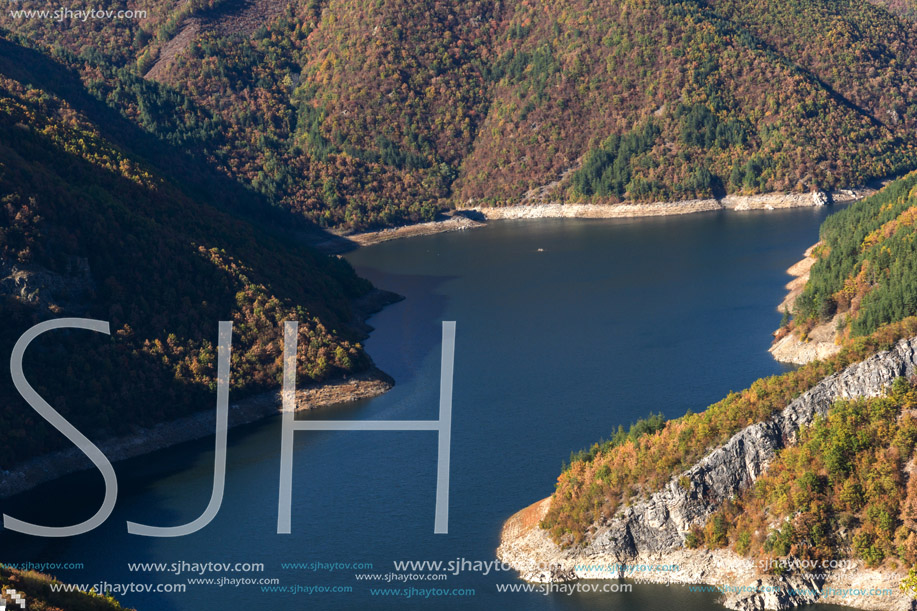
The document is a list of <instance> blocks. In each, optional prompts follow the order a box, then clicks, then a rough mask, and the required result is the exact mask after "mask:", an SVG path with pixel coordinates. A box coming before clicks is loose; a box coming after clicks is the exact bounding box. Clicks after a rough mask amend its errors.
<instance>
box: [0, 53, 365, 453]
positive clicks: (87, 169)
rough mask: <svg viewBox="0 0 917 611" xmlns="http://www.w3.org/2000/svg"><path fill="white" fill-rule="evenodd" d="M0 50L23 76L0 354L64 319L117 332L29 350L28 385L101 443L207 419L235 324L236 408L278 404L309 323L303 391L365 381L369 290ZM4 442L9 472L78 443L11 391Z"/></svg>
mask: <svg viewBox="0 0 917 611" xmlns="http://www.w3.org/2000/svg"><path fill="white" fill-rule="evenodd" d="M3 45H4V46H3V48H2V55H3V57H5V58H7V59H9V58H10V57H15V58H16V59H17V61H15V62H10V61H4V62H0V271H2V273H0V316H2V318H3V320H4V324H3V328H2V331H0V345H2V346H3V348H4V350H5V351H6V353H7V354H9V353H10V351H11V350H12V347H13V344H14V343H15V342H16V340H17V339H18V338H19V336H20V335H21V334H22V333H23V332H24V331H25V330H26V329H28V328H29V327H31V326H32V325H33V324H35V323H36V322H38V321H40V320H44V319H47V318H50V317H61V316H68V315H69V316H83V317H89V318H95V319H101V320H105V321H109V322H110V327H111V333H112V335H111V336H110V337H108V336H104V335H101V334H98V333H92V332H88V331H70V332H66V331H56V332H51V333H47V334H45V335H43V336H41V337H40V338H39V339H37V340H36V341H35V342H33V344H32V345H31V347H30V348H29V350H28V352H27V353H26V362H25V372H26V375H27V378H28V379H29V380H30V382H31V384H32V385H33V386H34V387H35V388H36V390H37V391H38V392H39V394H41V395H42V396H43V397H44V398H46V399H47V401H48V402H49V403H50V404H51V405H52V406H54V408H55V409H57V410H59V411H60V412H61V414H63V415H64V416H65V417H66V418H68V419H70V420H71V421H72V422H73V424H74V425H75V426H77V428H79V429H80V430H82V431H85V432H86V433H87V434H89V435H90V436H91V437H92V438H93V439H96V440H98V439H101V438H104V437H107V436H111V435H117V434H126V433H129V432H131V431H134V430H136V428H137V426H139V425H152V424H156V423H159V422H163V421H165V420H169V419H172V418H175V417H178V416H182V415H186V414H188V413H190V412H193V411H199V410H202V409H212V406H213V396H214V393H213V391H214V389H215V376H216V343H217V323H218V322H219V321H221V320H231V321H233V323H234V330H233V353H232V371H231V380H230V382H231V389H232V390H231V392H232V394H233V397H234V398H235V399H238V398H240V397H242V396H245V395H246V394H251V393H255V392H259V391H264V390H267V389H272V388H277V387H279V381H280V376H281V371H282V362H281V356H282V348H283V347H282V331H281V327H282V321H283V320H298V321H299V323H300V327H299V329H300V338H299V350H300V353H299V361H298V366H299V379H300V381H301V382H300V383H301V384H302V385H306V384H309V383H311V382H319V381H322V380H326V379H328V378H331V377H335V376H340V375H343V374H347V373H350V372H356V371H359V370H361V369H365V368H366V367H367V366H368V364H369V359H368V357H367V356H366V355H365V353H364V352H363V349H362V346H361V345H360V343H359V341H360V339H361V335H360V334H359V333H358V332H357V331H355V330H354V329H352V328H351V325H350V323H351V321H352V318H353V312H352V311H351V307H350V302H351V300H352V299H354V298H357V297H360V296H362V295H363V294H365V293H366V292H367V291H369V290H370V289H371V287H370V285H369V283H368V282H366V281H364V280H362V279H359V278H358V277H357V276H356V275H355V274H354V272H353V270H352V269H351V268H350V266H349V265H348V264H347V263H346V262H345V261H344V260H343V259H339V258H336V257H327V256H324V255H319V254H318V253H315V252H313V251H311V250H309V249H307V248H305V247H303V246H300V245H298V244H297V243H295V242H293V241H292V240H291V239H290V238H288V237H285V234H280V233H278V232H270V231H268V230H267V229H260V228H258V226H257V225H255V224H253V223H251V222H249V221H247V220H245V214H247V211H249V210H250V209H251V208H252V207H253V206H255V207H257V206H267V205H268V204H266V203H259V202H258V201H257V200H258V198H257V197H256V198H255V199H254V200H253V199H251V197H250V194H247V193H246V191H245V190H244V189H242V188H241V187H238V188H237V187H234V186H233V185H235V184H236V183H233V182H232V181H228V180H226V179H225V178H221V177H220V176H219V175H218V174H216V173H214V174H213V176H212V177H210V178H208V177H207V174H206V169H203V170H202V169H201V168H199V167H196V166H195V165H194V163H193V161H192V160H188V159H184V158H183V155H182V154H181V153H180V152H178V151H176V150H173V149H171V148H169V147H167V146H165V145H164V148H162V149H157V145H156V143H155V141H154V142H153V143H146V144H145V141H144V138H147V139H149V136H146V135H145V134H144V132H143V131H142V130H140V129H139V128H138V127H136V126H135V125H133V124H132V123H131V122H129V121H127V120H125V119H124V118H122V117H120V116H119V115H118V114H117V113H114V112H112V111H111V110H110V109H108V108H107V107H105V106H104V105H100V104H98V103H97V102H95V103H94V99H93V98H92V96H91V95H90V94H89V93H88V92H86V91H85V90H83V89H81V87H82V86H81V84H80V82H79V80H78V79H77V78H76V77H75V76H73V75H72V74H71V73H70V72H69V71H67V70H66V69H59V70H56V71H55V68H54V66H55V65H54V64H53V63H47V64H42V63H41V62H42V61H43V60H42V59H41V58H40V57H38V58H36V57H35V55H34V53H33V52H30V51H28V50H26V49H22V48H21V47H15V46H14V45H11V44H9V43H3ZM32 61H34V62H36V63H35V64H34V65H31V66H29V68H28V69H27V70H25V71H23V65H24V64H26V65H27V64H29V62H32ZM40 68H41V69H46V71H45V72H42V71H41V70H39V69H40ZM24 75H25V76H24ZM26 76H27V77H28V79H29V80H26ZM68 79H69V80H68ZM36 80H42V81H45V83H46V85H45V87H46V88H40V87H39V86H37V85H36V84H35V81H36ZM30 81H31V82H30ZM55 91H57V92H66V93H67V94H68V98H67V99H64V98H62V97H60V96H59V95H58V94H57V93H55ZM113 140H117V141H118V142H120V144H115V143H114V141H113ZM154 140H155V139H154ZM139 149H146V150H149V151H156V150H159V152H158V155H159V157H158V158H156V157H151V158H150V159H147V158H144V157H142V156H140V155H139V154H137V150H139ZM161 164H164V165H163V166H162V167H170V166H171V167H174V168H176V169H175V171H174V172H168V171H167V172H166V173H162V172H161V171H160V165H161ZM184 172H191V173H193V178H194V180H195V183H194V185H193V186H188V185H187V184H186V183H185V182H184V180H185V179H186V178H187V176H184V174H183V173H184ZM208 181H210V182H208ZM224 183H227V184H224ZM208 185H209V188H205V187H208ZM208 406H209V407H208ZM0 429H2V430H3V431H4V443H3V445H2V447H0V465H2V466H3V467H4V468H8V467H10V466H12V465H14V464H16V463H18V462H20V461H22V460H24V459H26V458H29V457H31V456H35V455H37V454H41V453H44V452H47V451H49V450H53V449H56V448H58V447H61V445H62V443H64V441H65V440H64V439H63V438H62V437H61V436H60V435H59V434H58V433H57V432H56V431H55V430H54V429H53V428H52V427H51V426H50V425H48V424H46V423H45V422H44V421H43V420H42V419H41V418H40V417H39V416H38V415H37V414H36V413H35V412H34V411H33V410H32V409H31V408H30V407H29V406H28V405H27V404H26V403H25V402H24V401H23V400H22V399H20V398H19V396H18V393H16V391H15V389H14V388H13V386H12V383H11V380H10V377H9V376H5V377H4V378H3V379H2V380H0Z"/></svg>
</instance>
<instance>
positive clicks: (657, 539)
mask: <svg viewBox="0 0 917 611" xmlns="http://www.w3.org/2000/svg"><path fill="white" fill-rule="evenodd" d="M915 372H917V338H912V339H909V340H902V341H900V342H898V343H897V344H896V345H895V346H894V347H893V348H892V349H891V350H888V351H885V352H881V353H879V354H876V355H874V356H872V357H869V358H868V359H866V360H864V361H863V362H861V363H857V364H854V365H851V366H849V367H847V368H846V369H844V370H843V371H841V372H839V373H837V374H834V375H831V376H828V377H826V378H825V379H823V380H822V381H821V382H819V383H818V384H817V385H815V386H814V387H813V388H811V389H810V390H809V391H807V392H805V393H803V394H802V395H800V396H799V397H798V398H796V399H795V400H793V401H792V402H790V404H789V405H788V406H787V407H786V408H785V409H783V410H782V411H781V412H780V413H778V414H776V415H774V416H773V417H771V418H770V419H768V420H767V421H765V422H761V423H758V424H753V425H751V426H748V427H746V428H745V429H743V430H741V431H740V432H738V433H736V434H735V435H734V436H733V437H732V438H731V439H729V440H728V441H727V442H726V443H724V444H723V445H721V446H719V447H717V448H716V449H714V450H712V451H711V452H709V453H708V454H707V455H706V456H705V457H703V458H702V459H701V460H699V461H698V462H697V463H696V464H695V465H694V466H693V467H691V468H690V469H688V470H687V471H684V472H682V473H678V474H676V475H675V476H673V477H672V478H671V479H670V480H669V482H668V483H667V485H666V486H665V487H664V488H663V489H662V490H659V491H658V492H656V493H655V494H652V495H651V496H649V497H648V498H646V499H644V500H642V501H638V502H636V503H634V504H633V505H631V506H629V507H627V508H625V509H623V510H622V511H619V512H618V513H617V514H616V515H615V516H613V517H612V518H610V519H608V520H605V521H603V522H601V523H596V524H593V526H592V530H591V533H592V534H591V536H590V537H589V539H588V543H587V544H586V545H584V546H581V547H571V548H561V547H559V546H558V545H557V544H555V543H554V541H553V540H552V539H551V537H550V536H549V534H548V533H547V531H545V530H542V529H541V528H539V526H538V524H539V522H540V521H541V520H542V519H543V518H544V516H545V515H546V513H547V511H548V508H549V507H550V503H551V499H550V497H549V498H546V499H543V500H542V501H539V502H538V503H535V504H533V505H532V506H530V507H528V508H526V509H523V510H522V511H520V512H518V513H517V514H515V515H514V516H512V517H511V518H510V519H509V520H507V522H506V524H505V525H504V528H503V532H502V535H501V543H500V547H499V548H498V549H497V556H498V557H499V558H500V560H501V561H503V562H504V563H506V564H509V565H511V566H512V567H513V568H515V569H516V570H518V571H520V573H521V575H522V577H523V579H526V580H527V581H532V582H552V581H568V580H575V579H618V578H623V577H632V576H633V573H628V570H630V568H628V567H635V566H641V565H644V564H645V565H650V566H652V565H657V564H658V563H668V564H670V565H676V566H678V567H679V569H678V571H677V572H674V573H672V572H668V573H643V574H641V577H642V578H643V579H644V580H646V581H649V582H654V583H686V584H690V583H695V584H696V583H701V584H710V585H714V586H716V587H717V589H719V588H720V587H724V590H723V591H722V593H723V595H724V598H723V599H721V602H722V603H723V604H724V605H725V606H726V607H727V608H730V609H740V610H745V611H752V610H754V611H759V610H763V609H787V608H790V607H794V606H800V605H805V604H809V603H812V602H816V601H817V602H824V603H832V604H844V605H853V606H855V607H859V608H861V609H869V610H875V611H878V610H880V609H881V610H883V611H913V610H915V609H917V602H915V601H914V600H913V599H911V598H910V597H909V596H908V595H907V594H905V593H903V592H901V591H899V590H898V588H897V583H898V582H899V581H900V580H901V579H902V578H903V576H904V574H903V573H902V572H901V571H898V572H894V571H891V572H889V571H886V570H879V569H870V568H868V567H865V566H862V564H861V563H854V564H855V566H851V567H846V568H844V569H840V570H834V569H832V570H830V571H826V572H825V573H821V574H811V573H809V574H806V573H803V574H784V575H781V576H775V575H765V574H761V573H760V572H759V571H758V569H757V568H756V567H755V566H754V565H753V563H751V562H750V561H749V560H748V559H747V558H744V557H741V556H738V555H736V554H735V553H734V552H732V551H730V550H727V549H718V550H707V549H704V548H699V549H693V550H692V549H687V548H686V547H685V545H684V541H685V535H686V534H687V533H688V532H689V530H690V528H691V526H692V525H695V524H697V525H701V524H703V523H705V522H706V520H707V518H708V517H709V516H710V515H711V514H712V513H714V512H715V511H716V510H717V509H719V507H720V506H721V505H722V503H723V501H725V500H726V499H728V498H730V497H732V496H734V495H736V494H738V493H739V492H741V491H742V490H744V489H745V488H747V487H748V486H750V485H751V484H752V483H753V482H754V481H755V480H756V479H757V478H758V477H759V476H760V475H761V474H762V473H764V471H765V470H766V469H767V468H768V465H769V464H770V462H771V461H772V460H773V459H774V457H775V456H776V453H777V452H778V451H779V450H780V449H781V448H784V447H786V446H787V445H789V444H792V443H794V442H795V440H796V436H797V434H798V432H799V430H800V427H802V426H804V425H806V424H809V423H811V422H812V421H813V420H814V419H815V418H816V417H817V416H819V415H822V416H823V415H825V414H826V413H827V412H828V409H829V408H830V407H831V406H832V405H833V404H834V403H835V402H836V401H838V400H840V399H855V398H860V397H874V396H879V395H881V394H883V393H884V392H885V390H886V389H887V387H888V386H889V385H890V384H891V383H892V382H893V381H894V380H895V379H896V378H898V377H902V376H906V377H910V376H913V375H915ZM596 567H599V568H596ZM733 584H734V585H738V586H744V587H745V589H741V590H739V591H728V590H726V589H725V586H727V585H733ZM756 586H761V589H760V590H755V589H754V588H755V587H756ZM748 587H751V588H752V589H751V590H748V589H747V588H748ZM875 588H883V589H888V590H887V591H888V592H891V594H889V595H887V596H883V597H876V596H867V595H863V596H855V597H849V596H848V594H847V592H850V591H858V592H870V591H873V590H874V589H875ZM889 588H890V589H889ZM836 592H841V594H837V593H836Z"/></svg>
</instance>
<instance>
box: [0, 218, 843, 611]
mask: <svg viewBox="0 0 917 611" xmlns="http://www.w3.org/2000/svg"><path fill="white" fill-rule="evenodd" d="M827 213H828V212H827V211H825V210H815V209H804V210H796V211H774V212H769V213H747V214H743V213H713V214H704V215H694V216H688V217H678V218H660V219H645V220H610V221H581V220H556V221H554V220H544V221H537V222H532V221H515V222H514V221H506V222H496V223H492V224H490V225H489V226H488V227H486V228H483V229H477V230H473V231H466V232H462V233H452V234H441V235H436V236H429V237H424V238H416V239H411V240H402V241H395V242H389V243H385V244H381V245H378V246H374V247H371V248H367V249H363V250H359V251H357V252H355V253H352V254H350V255H348V258H349V260H350V261H351V262H352V263H353V265H354V266H355V267H356V268H357V270H358V271H359V273H360V274H362V275H363V276H365V277H367V278H369V279H370V280H372V281H373V282H374V283H375V284H376V285H377V286H379V287H381V288H385V289H388V290H392V291H396V292H398V293H400V294H402V295H404V296H405V297H406V299H405V300H404V301H402V302H400V303H398V304H396V305H393V306H391V307H389V308H387V309H385V310H384V311H382V312H381V313H379V314H377V315H376V316H374V317H373V318H372V319H371V320H370V323H371V324H372V325H373V326H374V327H375V328H376V331H374V332H373V334H372V336H371V338H370V339H369V340H368V341H367V342H366V346H367V349H368V351H369V353H370V354H371V355H372V357H373V359H374V360H375V362H376V363H377V365H378V366H379V367H380V368H382V369H383V370H385V371H386V372H388V373H389V374H391V375H392V376H393V377H394V378H395V379H396V381H397V385H396V386H395V388H394V389H393V390H392V391H391V392H389V393H388V394H386V395H384V396H382V397H379V398H376V399H373V400H369V401H363V402H360V403H355V404H350V405H347V406H343V407H339V408H328V409H324V410H321V411H320V412H317V413H315V414H313V415H312V417H317V418H321V419H328V418H347V419H385V420H395V419H435V418H436V417H437V413H438V401H439V367H440V362H439V361H440V359H439V355H440V353H439V351H440V333H441V327H440V325H441V321H443V320H455V321H456V322H457V336H456V352H455V391H454V418H453V434H452V472H451V513H450V522H449V534H448V535H434V534H433V517H434V501H435V499H434V491H435V483H436V482H435V478H436V435H435V433H431V432H395V433H393V432H323V433H316V432H309V433H297V437H296V453H295V460H296V462H295V466H294V498H293V534H292V535H286V536H283V535H277V534H275V530H276V521H277V491H278V476H279V447H280V426H279V420H278V419H272V420H268V421H264V422H262V423H259V424H257V425H254V426H250V427H246V428H243V429H237V430H235V431H233V432H231V434H230V447H229V462H228V478H227V489H226V497H225V501H224V503H223V508H222V511H221V512H220V514H219V516H218V517H217V518H216V519H215V520H214V521H213V523H211V524H210V526H208V527H207V528H206V529H204V530H203V531H201V532H199V533H197V534H195V535H191V536H187V537H183V538H179V539H149V538H142V537H134V536H129V535H128V534H127V533H126V529H125V525H124V522H125V520H132V521H136V522H141V523H148V524H154V525H172V524H182V523H185V522H187V521H190V520H192V519H194V518H195V517H197V515H199V513H200V512H201V511H202V510H203V508H204V507H205V506H206V504H207V500H208V498H209V495H210V486H211V479H210V478H211V477H212V461H213V456H212V441H202V442H195V443H191V444H185V445H183V446H181V447H179V448H174V449H172V450H167V451H163V452H159V453H157V454H154V455H151V456H147V457H144V458H141V459H135V460H132V461H128V462H126V463H122V464H120V465H118V473H119V477H120V479H121V483H122V490H121V497H120V499H119V503H118V507H117V510H116V512H115V514H114V515H113V516H112V518H111V519H110V520H109V521H108V522H107V523H106V525H105V526H103V527H102V528H100V529H98V530H97V531H95V532H94V533H91V534H88V535H84V536H82V537H77V538H73V539H68V540H63V541H46V540H36V539H28V538H24V537H19V536H8V535H7V536H3V537H2V538H0V545H2V551H3V557H4V559H5V560H8V561H31V562H80V563H83V564H84V565H85V568H84V569H83V570H73V571H63V570H61V571H57V574H58V577H59V578H60V579H61V580H62V581H65V582H70V583H90V584H91V583H98V582H100V581H107V582H109V583H129V582H141V583H152V584H173V583H178V584H186V583H187V578H188V577H189V575H188V574H182V575H174V574H168V573H150V572H141V573H135V572H131V571H130V570H129V569H128V566H127V563H129V562H130V563H134V562H167V563H172V562H182V561H185V562H189V563H193V562H201V563H206V562H230V563H236V562H247V563H264V564H265V571H264V573H216V574H208V575H205V577H216V578H219V577H229V578H239V577H248V578H262V577H269V578H279V579H280V582H281V584H283V585H300V586H309V587H312V586H321V587H334V586H345V587H351V588H352V590H353V591H352V592H346V593H314V594H311V595H310V594H307V593H299V594H296V595H291V594H280V593H266V592H263V591H262V588H261V586H260V585H242V586H238V587H233V586H229V585H226V586H223V587H219V586H216V585H210V586H207V585H191V586H189V587H188V591H187V592H184V593H171V594H163V593H150V594H137V593H134V594H129V595H125V596H121V597H120V598H121V599H122V600H123V601H124V602H125V603H126V604H128V605H133V606H136V607H137V608H139V609H142V610H152V609H155V610H189V611H190V610H200V609H232V608H246V609H300V608H317V609H354V608H360V607H364V608H367V607H368V608H393V609H394V608H402V607H404V606H409V607H416V608H436V609H439V608H459V607H462V608H480V609H493V608H504V609H598V608H603V609H605V608H617V609H629V610H634V611H649V610H655V609H671V608H676V607H677V608H679V609H681V610H682V611H693V610H699V609H710V608H716V606H715V605H714V601H715V599H716V596H715V595H713V594H698V593H692V592H689V591H688V589H687V588H685V587H665V586H648V585H641V584H637V585H635V586H634V590H633V591H632V592H629V593H618V594H601V595H596V594H593V595H586V594H575V595H572V596H566V595H559V594H553V595H550V596H544V595H541V594H535V593H531V594H522V593H514V594H512V593H498V592H497V588H496V584H499V583H519V582H518V580H517V579H516V576H515V575H514V574H512V573H507V572H496V573H491V574H490V575H487V576H483V575H480V574H474V573H464V574H461V575H457V576H450V577H449V579H448V580H446V581H415V582H409V583H407V584H402V583H383V582H366V581H360V580H357V579H355V573H378V574H387V573H391V572H393V570H394V567H393V561H398V560H434V561H435V560H442V561H449V560H454V559H457V558H464V559H467V560H469V561H490V560H493V558H494V550H495V548H496V546H497V544H498V538H499V531H500V527H501V524H502V522H503V521H504V520H505V519H506V518H507V517H509V516H510V515H511V514H512V513H514V512H515V511H517V510H519V509H521V508H523V507H525V506H527V505H529V504H530V503H532V502H534V501H537V500H538V499H541V498H543V497H545V496H547V495H549V494H550V493H551V491H552V490H553V484H554V481H555V479H556V477H557V475H558V473H559V471H560V468H561V464H562V462H563V461H564V460H566V459H567V458H568V456H569V454H570V452H571V451H573V450H578V449H580V448H582V447H586V446H588V445H590V444H592V443H593V442H595V441H597V440H598V439H599V438H601V437H603V436H607V435H609V434H610V433H611V432H612V431H613V430H614V429H615V428H616V427H617V426H618V425H619V424H624V425H625V426H626V425H628V424H629V423H630V422H632V421H634V420H636V419H637V418H640V417H643V416H645V415H647V414H648V413H650V412H662V413H663V414H665V415H666V416H669V417H675V416H680V415H682V414H683V413H684V412H685V411H686V410H688V409H692V410H694V411H699V410H702V409H704V408H705V407H706V406H707V405H709V404H710V403H712V402H714V401H716V400H718V399H719V398H721V397H722V396H724V395H725V394H726V393H727V392H728V391H730V390H738V389H741V388H743V387H745V386H747V385H748V384H750V383H751V382H752V381H753V380H755V379H756V378H758V377H761V376H765V375H770V374H774V373H779V372H781V371H783V370H784V368H783V367H782V366H781V365H779V364H778V363H776V362H774V361H773V360H772V359H771V357H770V355H769V354H768V353H767V347H768V345H769V343H770V339H771V332H772V331H773V329H774V328H776V326H777V325H778V323H779V320H780V314H779V313H778V312H777V311H776V309H775V308H776V304H777V303H779V302H780V300H781V299H782V297H783V295H784V289H783V285H784V284H785V283H786V282H787V281H788V280H789V279H790V278H789V277H788V276H787V275H786V274H785V270H786V268H787V267H789V266H790V265H791V264H792V263H794V262H795V261H797V260H798V259H799V258H800V256H801V254H802V252H803V250H805V248H806V247H808V246H810V245H811V244H812V243H814V242H815V241H816V240H817V237H818V226H819V224H820V223H821V221H822V220H823V219H824V218H825V215H826V214H827ZM539 249H541V250H539ZM97 479H98V478H97V476H96V475H95V474H92V473H90V474H84V475H81V476H75V477H71V478H67V479H66V480H63V481H61V482H56V483H54V484H51V485H48V486H44V487H42V488H40V489H39V490H37V491H35V492H33V493H30V494H28V495H24V496H23V497H21V498H18V499H14V500H12V501H8V502H5V503H4V504H3V510H4V511H5V512H8V513H11V514H14V515H16V517H18V518H20V519H27V520H32V521H37V522H40V521H42V519H43V518H44V519H47V520H50V519H51V517H50V513H49V512H52V511H53V512H55V515H58V516H59V514H60V513H61V511H63V510H64V509H65V508H67V507H72V509H70V510H69V512H70V516H71V517H72V520H71V521H76V520H77V519H82V518H84V517H85V516H87V515H90V514H91V513H92V512H93V511H94V510H95V507H96V506H97V503H98V498H99V492H98V488H99V485H98V482H97V481H96V480H97ZM288 562H303V563H310V562H322V563H334V562H339V563H355V562H359V563H371V564H372V565H373V568H372V569H371V570H361V571H354V570H337V571H308V570H283V569H282V568H281V564H282V563H288ZM743 585H744V584H743ZM370 587H374V588H380V587H381V588H385V587H414V588H417V589H424V588H441V589H452V588H467V589H473V590H474V594H473V595H471V596H464V597H434V598H429V599H424V600H418V598H417V596H415V597H413V598H412V599H410V600H406V599H404V598H401V599H398V598H394V597H391V596H388V597H386V596H373V595H372V593H371V592H370ZM820 609H827V607H820Z"/></svg>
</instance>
